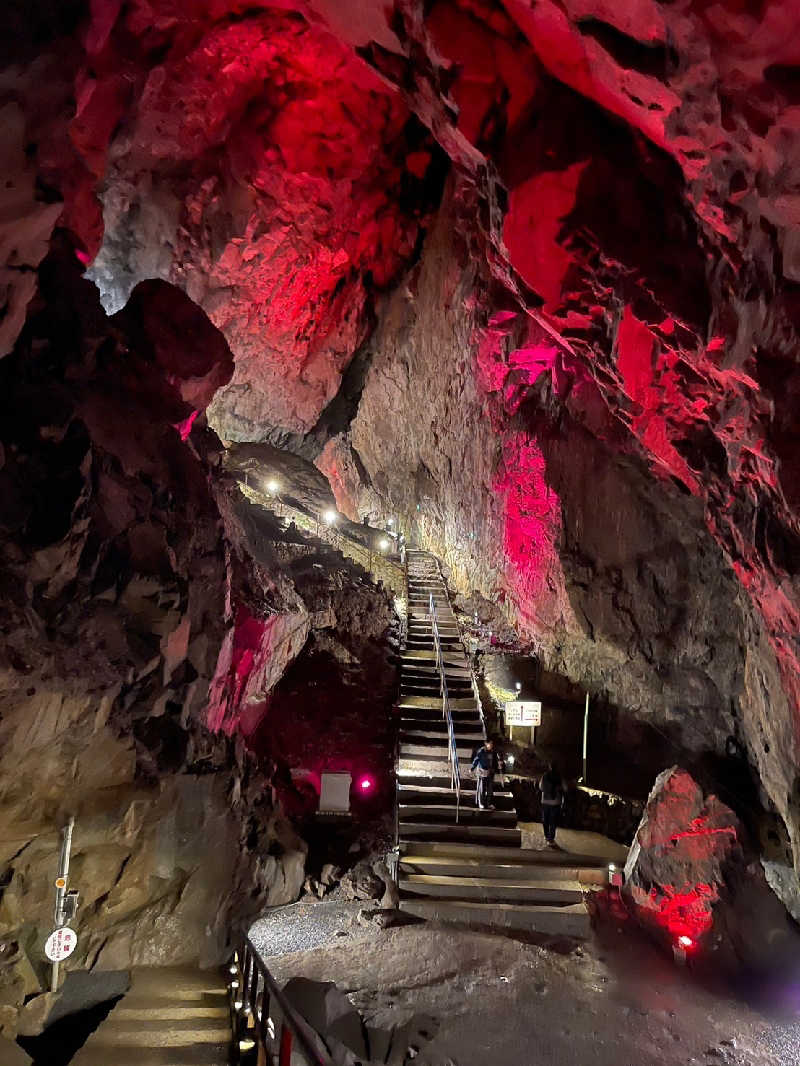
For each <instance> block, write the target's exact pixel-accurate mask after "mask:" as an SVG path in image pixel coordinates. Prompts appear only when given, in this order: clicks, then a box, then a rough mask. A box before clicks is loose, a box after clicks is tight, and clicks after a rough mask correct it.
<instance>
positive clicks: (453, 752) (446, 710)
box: [428, 593, 461, 824]
mask: <svg viewBox="0 0 800 1066" xmlns="http://www.w3.org/2000/svg"><path fill="white" fill-rule="evenodd" d="M428 608H429V614H430V618H431V629H432V630H433V646H434V648H435V649H436V665H437V667H438V669H439V679H440V691H441V694H442V715H443V716H444V720H445V722H446V723H447V760H448V762H449V764H450V788H452V789H454V790H455V794H456V824H458V819H459V816H460V814H461V770H460V767H459V765H458V744H457V743H456V731H455V728H454V726H453V714H452V711H451V709H450V693H449V691H448V688H447V676H446V673H445V665H444V656H443V655H442V641H441V638H440V637H439V622H438V618H437V614H436V604H435V602H434V599H433V593H431V594H430V600H429V604H428Z"/></svg>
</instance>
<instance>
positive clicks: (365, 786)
mask: <svg viewBox="0 0 800 1066" xmlns="http://www.w3.org/2000/svg"><path fill="white" fill-rule="evenodd" d="M358 786H359V788H360V789H361V791H362V792H369V790H370V789H371V788H372V778H371V777H362V778H361V780H360V781H359V783H358Z"/></svg>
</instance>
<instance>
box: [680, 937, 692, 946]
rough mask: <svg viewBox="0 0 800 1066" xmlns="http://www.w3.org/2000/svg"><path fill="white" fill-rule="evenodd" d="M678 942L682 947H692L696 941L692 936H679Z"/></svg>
mask: <svg viewBox="0 0 800 1066" xmlns="http://www.w3.org/2000/svg"><path fill="white" fill-rule="evenodd" d="M678 943H679V944H680V946H681V947H682V948H690V947H692V946H693V945H694V941H693V940H692V938H691V937H690V936H679V937H678Z"/></svg>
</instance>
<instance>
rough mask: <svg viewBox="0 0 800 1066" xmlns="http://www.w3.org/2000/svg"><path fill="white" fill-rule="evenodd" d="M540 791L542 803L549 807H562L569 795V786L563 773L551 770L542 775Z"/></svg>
mask: <svg viewBox="0 0 800 1066" xmlns="http://www.w3.org/2000/svg"><path fill="white" fill-rule="evenodd" d="M539 791H540V792H541V794H542V803H543V804H544V805H545V806H547V807H560V806H561V805H562V804H563V802H564V800H565V799H566V796H567V786H566V785H565V784H564V779H563V778H562V777H561V774H554V773H553V772H552V771H551V770H548V771H547V773H546V774H544V775H543V776H542V780H541V781H540V782H539Z"/></svg>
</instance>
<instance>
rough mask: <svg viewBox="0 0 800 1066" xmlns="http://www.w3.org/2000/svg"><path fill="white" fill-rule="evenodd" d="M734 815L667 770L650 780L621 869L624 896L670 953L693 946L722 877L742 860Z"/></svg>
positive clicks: (708, 923)
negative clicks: (681, 942) (687, 942)
mask: <svg viewBox="0 0 800 1066" xmlns="http://www.w3.org/2000/svg"><path fill="white" fill-rule="evenodd" d="M740 834H741V829H740V826H739V821H738V819H737V817H736V815H735V814H734V813H733V811H732V810H731V809H730V808H729V807H726V806H725V804H724V803H721V802H720V800H719V799H717V797H716V796H707V797H706V796H704V795H703V790H702V789H701V788H700V786H699V785H698V784H697V783H696V782H695V781H694V780H693V778H692V777H691V776H690V775H689V774H688V773H686V771H685V770H680V769H678V767H676V766H673V767H672V768H671V769H669V770H665V771H664V773H663V774H661V775H660V776H659V777H658V778H657V779H656V783H655V785H654V786H653V790H652V792H651V793H650V798H649V799H648V801H647V807H646V808H645V812H644V815H643V816H642V821H641V823H640V825H639V828H638V829H637V831H636V836H635V837H634V841H633V844H632V846H631V850H630V854H629V856H628V860H627V862H626V864H625V892H626V895H627V896H628V897H629V899H630V901H631V903H632V905H633V907H634V909H635V913H636V916H637V917H638V919H639V921H640V922H641V923H642V924H643V925H645V926H647V927H648V928H649V929H651V930H652V931H654V932H656V933H658V934H659V935H660V936H661V937H662V938H663V939H664V940H665V941H666V942H667V944H668V945H669V946H670V947H672V946H677V945H678V944H679V938H680V937H686V938H688V939H689V940H690V941H691V944H692V945H693V946H696V947H700V946H701V945H702V942H703V938H704V937H706V936H707V935H708V934H709V933H710V932H711V930H712V928H713V925H714V908H715V906H716V904H717V903H718V902H719V901H720V898H721V896H722V895H724V894H725V891H726V878H727V870H728V868H729V866H730V864H731V863H733V862H735V861H737V860H739V861H740V860H741V844H740Z"/></svg>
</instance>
